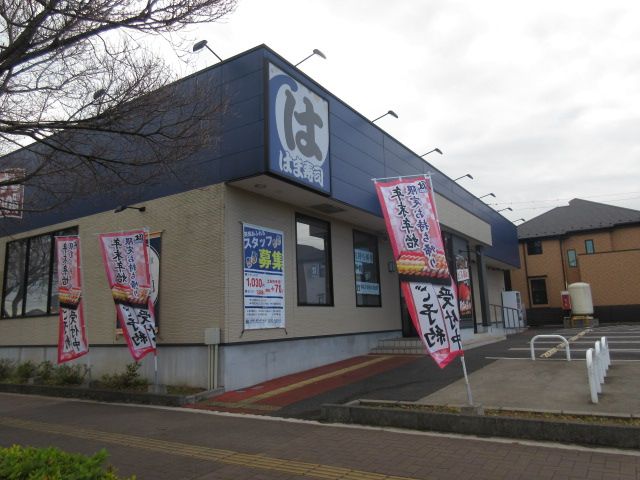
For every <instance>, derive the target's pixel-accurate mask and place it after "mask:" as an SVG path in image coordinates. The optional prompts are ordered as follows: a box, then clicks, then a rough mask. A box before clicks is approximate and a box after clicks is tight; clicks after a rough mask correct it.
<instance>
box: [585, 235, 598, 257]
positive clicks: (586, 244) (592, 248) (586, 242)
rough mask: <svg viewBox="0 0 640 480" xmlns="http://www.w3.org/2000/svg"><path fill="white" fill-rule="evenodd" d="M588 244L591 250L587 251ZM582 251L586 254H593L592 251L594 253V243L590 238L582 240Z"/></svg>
mask: <svg viewBox="0 0 640 480" xmlns="http://www.w3.org/2000/svg"><path fill="white" fill-rule="evenodd" d="M588 245H591V251H589V247H588ZM584 251H585V252H586V254H587V255H593V254H594V253H596V244H595V242H594V241H593V239H592V238H590V239H588V240H585V241H584Z"/></svg>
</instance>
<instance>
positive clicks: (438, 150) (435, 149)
mask: <svg viewBox="0 0 640 480" xmlns="http://www.w3.org/2000/svg"><path fill="white" fill-rule="evenodd" d="M431 152H438V153H439V154H440V155H442V150H440V149H439V148H434V149H433V150H429V151H428V152H427V153H423V154H422V155H420V156H421V157H426V156H427V155H429V154H430V153H431Z"/></svg>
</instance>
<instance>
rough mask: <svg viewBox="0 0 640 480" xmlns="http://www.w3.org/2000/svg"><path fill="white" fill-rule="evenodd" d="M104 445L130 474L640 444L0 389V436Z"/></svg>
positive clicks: (620, 463) (564, 464)
mask: <svg viewBox="0 0 640 480" xmlns="http://www.w3.org/2000/svg"><path fill="white" fill-rule="evenodd" d="M13 443H19V444H25V445H35V446H49V445H55V446H58V447H61V448H64V449H65V450H67V451H72V452H80V453H85V454H90V453H93V452H95V451H97V450H99V449H101V448H106V449H107V450H108V451H109V454H110V459H109V461H110V463H112V464H113V465H114V466H115V467H116V468H118V470H119V473H120V474H121V475H132V474H135V475H137V478H138V479H139V480H148V479H149V480H164V479H167V480H168V479H171V480H174V479H185V480H186V479H189V480H213V479H216V480H238V479H242V480H301V479H310V478H317V479H325V480H412V479H425V480H439V479H452V478H455V479H456V480H467V479H469V480H471V479H473V480H489V479H491V480H500V479H505V480H506V479H508V480H512V479H522V480H524V479H536V480H545V479H550V480H551V479H552V480H561V479H576V480H577V479H599V480H606V479H621V480H632V479H637V478H639V475H640V453H639V452H620V451H605V450H595V449H588V448H575V447H566V446H563V445H554V444H545V445H542V444H538V443H534V442H522V443H519V442H515V441H511V440H509V441H501V440H496V439H473V438H463V437H456V436H450V435H437V434H429V433H420V432H401V431H390V430H383V429H370V428H359V427H348V426H333V425H331V426H329V425H320V424H317V423H314V422H300V421H298V420H285V419H276V418H270V417H269V418H267V417H252V416H246V415H245V416H235V415H233V414H224V413H213V414H212V413H211V412H202V411H195V410H191V411H188V410H179V409H168V408H151V407H136V406H131V405H107V404H98V403H90V402H82V401H74V400H66V399H49V398H44V397H31V396H23V395H12V394H0V445H2V446H8V445H10V444H13Z"/></svg>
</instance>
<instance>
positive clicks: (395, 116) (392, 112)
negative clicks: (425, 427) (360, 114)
mask: <svg viewBox="0 0 640 480" xmlns="http://www.w3.org/2000/svg"><path fill="white" fill-rule="evenodd" d="M387 115H391V116H392V117H394V118H398V114H397V113H396V112H394V111H393V110H389V111H388V112H387V113H384V114H382V115H380V116H379V117H378V118H376V119H375V120H371V123H374V122H376V121H378V120H380V119H381V118H382V117H385V116H387Z"/></svg>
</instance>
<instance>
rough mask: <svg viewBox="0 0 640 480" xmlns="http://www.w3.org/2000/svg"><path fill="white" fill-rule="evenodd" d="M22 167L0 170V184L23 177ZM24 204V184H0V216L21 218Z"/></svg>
mask: <svg viewBox="0 0 640 480" xmlns="http://www.w3.org/2000/svg"><path fill="white" fill-rule="evenodd" d="M24 175H25V171H24V169H22V168H10V169H7V170H5V171H3V172H0V184H4V183H5V182H11V181H15V180H16V179H19V178H23V177H24ZM23 204H24V185H22V184H12V185H2V186H0V217H7V218H22V209H23Z"/></svg>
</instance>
